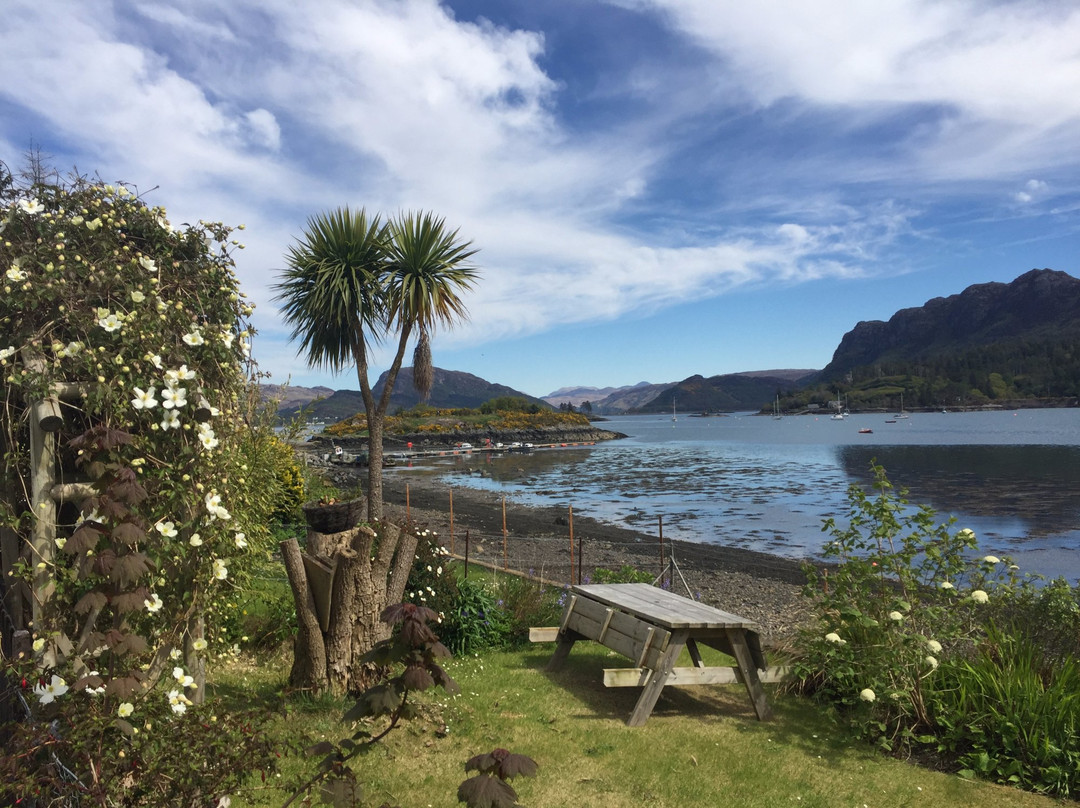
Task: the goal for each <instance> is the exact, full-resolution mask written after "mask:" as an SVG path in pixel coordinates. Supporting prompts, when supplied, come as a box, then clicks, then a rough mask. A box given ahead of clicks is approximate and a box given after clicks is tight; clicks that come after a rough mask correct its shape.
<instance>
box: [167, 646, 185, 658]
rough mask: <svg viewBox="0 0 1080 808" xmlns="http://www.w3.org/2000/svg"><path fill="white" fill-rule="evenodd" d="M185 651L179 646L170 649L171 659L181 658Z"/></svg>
mask: <svg viewBox="0 0 1080 808" xmlns="http://www.w3.org/2000/svg"><path fill="white" fill-rule="evenodd" d="M182 653H183V652H182V651H181V650H180V649H179V648H174V649H172V650H171V651H169V659H179V658H180V655H181V654H182Z"/></svg>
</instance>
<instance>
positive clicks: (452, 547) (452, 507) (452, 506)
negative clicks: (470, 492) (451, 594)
mask: <svg viewBox="0 0 1080 808" xmlns="http://www.w3.org/2000/svg"><path fill="white" fill-rule="evenodd" d="M466 533H468V531H466ZM453 554H454V489H453V488H451V489H450V555H453ZM468 554H469V550H468V545H466V548H465V555H468ZM465 569H466V571H467V570H468V569H469V567H468V565H467V564H466V565H465Z"/></svg>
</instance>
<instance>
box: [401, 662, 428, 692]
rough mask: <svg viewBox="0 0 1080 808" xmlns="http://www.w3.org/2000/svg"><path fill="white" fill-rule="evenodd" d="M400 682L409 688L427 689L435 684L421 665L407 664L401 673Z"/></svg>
mask: <svg viewBox="0 0 1080 808" xmlns="http://www.w3.org/2000/svg"><path fill="white" fill-rule="evenodd" d="M401 683H402V684H403V685H405V687H407V688H409V689H410V690H420V691H423V690H427V689H428V688H430V687H434V686H435V680H434V679H433V678H431V674H430V673H428V671H427V670H426V669H425V668H424V667H423V666H422V665H407V666H406V667H405V672H404V673H402V674H401Z"/></svg>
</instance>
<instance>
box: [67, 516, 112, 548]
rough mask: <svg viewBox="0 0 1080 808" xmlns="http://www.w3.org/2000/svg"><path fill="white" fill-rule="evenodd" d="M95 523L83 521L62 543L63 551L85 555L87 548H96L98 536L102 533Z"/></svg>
mask: <svg viewBox="0 0 1080 808" xmlns="http://www.w3.org/2000/svg"><path fill="white" fill-rule="evenodd" d="M96 525H97V523H96V522H83V523H82V524H81V525H79V526H78V527H77V528H75V532H74V533H72V534H71V538H70V539H68V540H67V543H66V544H65V545H64V552H65V553H68V554H69V555H80V556H81V555H86V551H87V550H93V549H94V548H96V547H97V543H98V538H99V537H100V536H101V534H102V533H103V531H101V530H99V529H98V528H97V526H96Z"/></svg>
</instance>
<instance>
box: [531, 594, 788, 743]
mask: <svg viewBox="0 0 1080 808" xmlns="http://www.w3.org/2000/svg"><path fill="white" fill-rule="evenodd" d="M530 639H532V640H533V641H535V642H541V641H551V640H555V641H556V642H557V643H558V645H557V646H556V648H555V653H554V655H553V656H552V657H551V661H550V662H548V666H547V670H549V671H553V670H557V669H558V668H559V667H560V666H561V665H562V663H563V662H564V661H565V660H566V657H567V656H568V655H569V653H570V649H571V648H573V646H574V643H575V642H577V641H578V640H593V641H595V642H599V643H601V644H602V645H604V646H606V647H608V648H610V649H611V650H613V651H616V652H617V653H619V654H622V655H623V656H625V657H627V658H629V659H630V660H632V661H633V662H634V663H635V664H636V666H637V667H634V668H614V669H608V670H605V671H604V685H605V686H606V687H635V686H636V687H642V688H643V690H642V691H641V695H640V696H639V698H638V701H637V704H636V705H635V707H634V711H633V713H632V714H631V715H630V719H629V720H628V721H627V724H629V725H630V726H631V727H638V726H641V725H642V724H644V723H645V722H646V720H648V718H649V715H650V714H651V713H652V710H653V707H654V706H655V705H656V701H657V699H658V698H660V692H661V691H662V690H663V689H664V687H665V686H666V685H674V686H684V685H707V684H730V683H732V682H740V681H741V682H742V683H743V684H744V685H745V686H746V691H747V693H748V694H749V696H750V701H751V703H752V704H753V707H754V712H755V713H756V714H757V717H758V720H761V721H764V720H766V719H768V718H771V717H772V711H771V710H770V709H769V705H768V702H766V700H765V691H764V690H763V689H762V687H761V684H762V681H763V680H764V681H777V680H778V679H779V677H780V675H781V674H782V671H781V670H780V669H768V668H767V667H766V664H765V656H764V654H763V653H762V651H761V642H760V639H759V635H758V627H757V624H756V623H753V622H752V621H750V620H746V619H744V618H742V617H738V616H737V615H733V614H729V613H728V612H725V611H721V610H720V609H716V608H713V607H712V606H708V605H706V604H704V603H699V602H698V601H694V600H690V599H689V598H684V597H682V596H680V595H675V594H672V593H671V592H668V591H667V590H664V589H659V588H657V587H655V586H650V585H649V584H590V585H587V586H575V587H572V588H571V589H570V590H569V593H568V595H567V601H566V606H565V607H564V609H563V615H562V621H561V623H560V625H559V627H558V629H533V630H532V631H531V632H530ZM698 643H703V644H705V645H708V646H710V647H712V648H716V649H717V650H719V651H722V652H723V653H725V654H728V655H730V656H732V657H734V658H735V661H736V664H737V667H734V668H733V667H706V666H705V663H704V662H703V661H702V659H701V654H700V653H699V651H698ZM683 648H686V649H687V651H688V652H689V654H690V659H691V661H692V662H693V663H694V664H693V667H678V668H677V667H675V663H676V661H677V660H678V658H679V654H680V653H682V650H683ZM758 671H762V672H763V675H760V676H759V674H758Z"/></svg>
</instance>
